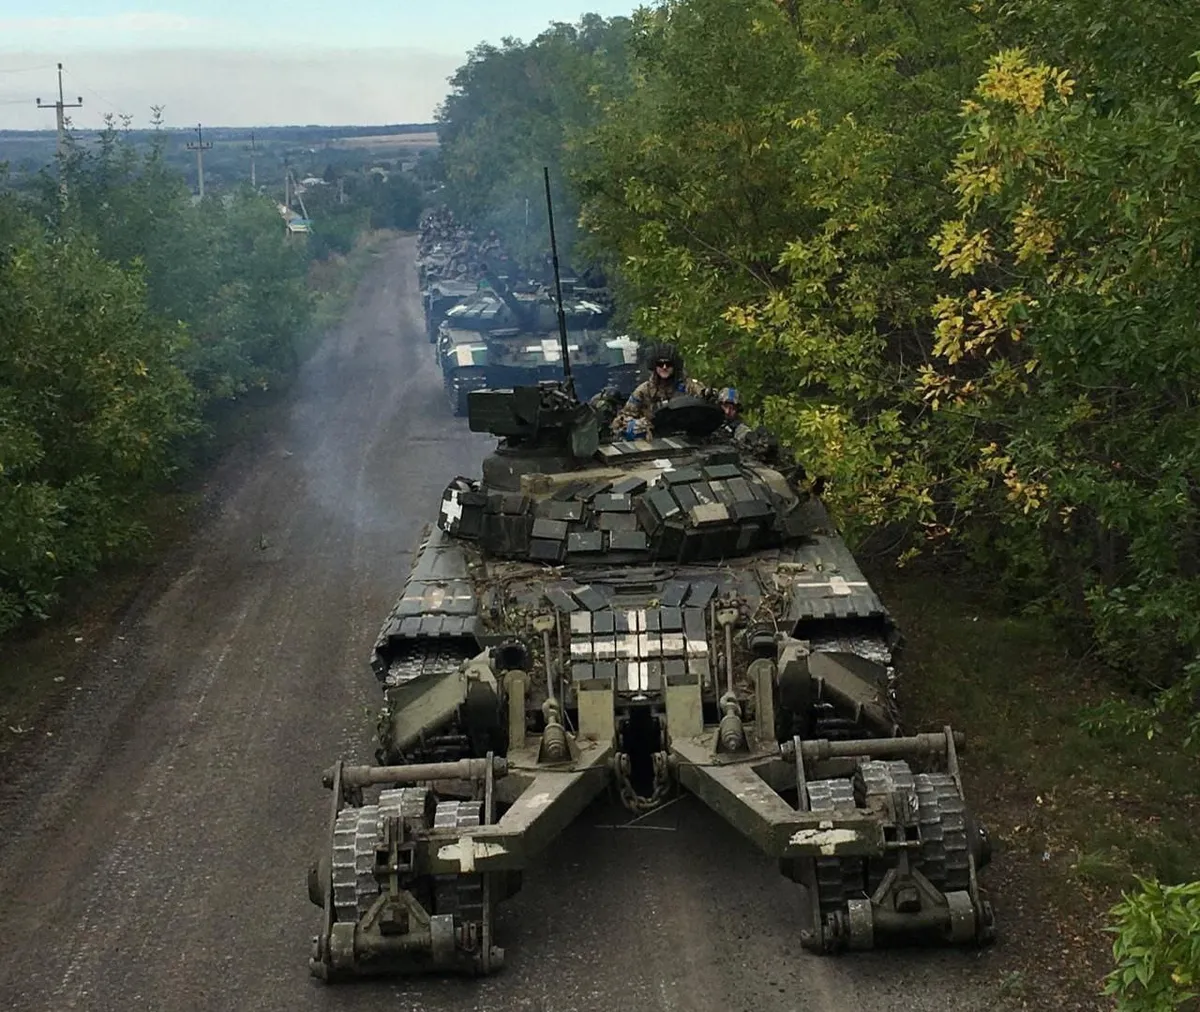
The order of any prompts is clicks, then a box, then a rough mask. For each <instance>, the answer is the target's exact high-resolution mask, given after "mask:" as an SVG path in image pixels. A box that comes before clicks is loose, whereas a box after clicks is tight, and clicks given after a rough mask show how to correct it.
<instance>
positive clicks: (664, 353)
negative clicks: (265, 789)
mask: <svg viewBox="0 0 1200 1012" xmlns="http://www.w3.org/2000/svg"><path fill="white" fill-rule="evenodd" d="M663 359H669V360H670V361H671V364H672V365H674V366H675V378H676V379H677V380H679V379H683V355H682V354H680V351H679V348H678V346H677V345H675V344H674V343H673V342H671V341H657V342H655V343H654V344H652V345H650V346H649V347H648V348H647V349H646V359H645V362H646V369H647V371H648V372H649V373H650V375H651V376H653V375H654V363H655V362H661V361H662V360H663Z"/></svg>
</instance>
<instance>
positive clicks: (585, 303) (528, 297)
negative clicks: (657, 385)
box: [437, 274, 639, 416]
mask: <svg viewBox="0 0 1200 1012" xmlns="http://www.w3.org/2000/svg"><path fill="white" fill-rule="evenodd" d="M485 282H486V284H485V285H484V286H482V287H480V289H479V290H478V291H476V292H475V293H474V294H472V295H470V296H468V297H467V298H465V299H463V300H461V301H459V302H458V303H457V304H456V305H453V306H451V307H450V308H449V309H447V310H446V313H445V316H444V318H443V319H442V321H441V323H440V325H439V333H438V338H437V353H438V361H439V363H440V365H441V367H442V379H443V384H444V386H445V390H446V396H447V398H448V399H449V401H450V406H451V408H452V409H453V410H454V413H455V414H456V415H460V416H461V415H465V414H466V413H467V398H468V396H469V394H470V393H471V391H472V390H483V389H485V388H487V389H500V388H504V387H512V386H520V385H523V384H537V383H539V382H541V381H543V380H553V379H556V378H558V377H559V376H561V375H562V372H563V357H562V342H561V341H560V339H559V334H558V329H557V327H558V324H557V321H556V317H557V305H556V302H555V299H554V298H553V297H552V296H551V295H550V294H549V293H548V292H547V291H546V290H545V289H544V288H542V287H541V286H535V285H525V286H520V287H515V286H514V287H510V285H509V284H508V282H507V281H506V280H505V279H503V278H500V277H497V276H495V275H493V274H485ZM565 289H566V290H565V291H564V294H563V302H562V309H563V315H564V323H565V326H566V330H567V347H568V353H569V354H570V358H571V371H572V374H573V377H574V380H575V384H576V391H577V392H578V394H579V395H580V397H583V398H589V397H592V396H594V395H595V394H598V393H599V392H600V391H601V390H603V389H605V388H606V387H610V386H611V387H614V388H615V389H616V390H617V391H619V392H620V393H621V394H622V395H624V396H628V395H629V394H630V393H632V392H633V388H634V387H635V386H637V383H638V378H639V377H638V342H637V341H636V340H635V339H634V338H632V337H630V336H629V335H627V334H617V333H615V332H614V331H613V329H612V328H611V327H610V325H609V324H610V320H611V317H612V307H611V306H610V305H608V304H607V303H606V302H604V301H600V300H599V299H598V298H596V297H595V294H594V293H589V297H584V296H582V295H580V294H578V293H575V292H574V291H573V290H572V288H571V286H570V284H569V283H568V284H567V285H566V286H565Z"/></svg>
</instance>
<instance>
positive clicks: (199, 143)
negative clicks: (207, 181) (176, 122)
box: [188, 123, 212, 200]
mask: <svg viewBox="0 0 1200 1012" xmlns="http://www.w3.org/2000/svg"><path fill="white" fill-rule="evenodd" d="M196 138H197V140H196V142H195V143H194V144H193V143H192V142H191V141H188V150H189V151H195V152H196V175H198V176H199V177H200V199H201V200H203V199H204V152H205V151H207V150H208V149H209V148H211V147H212V141H209V142H208V143H207V144H205V143H204V130H203V129H202V128H201V126H200V124H199V123H197V124H196Z"/></svg>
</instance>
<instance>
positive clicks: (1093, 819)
mask: <svg viewBox="0 0 1200 1012" xmlns="http://www.w3.org/2000/svg"><path fill="white" fill-rule="evenodd" d="M872 576H873V578H874V582H875V583H876V585H877V586H878V587H879V590H880V593H881V595H882V596H883V598H884V600H885V601H887V602H888V606H889V608H890V609H891V610H892V612H893V614H894V615H895V617H896V619H897V621H898V622H899V623H900V626H901V628H902V630H903V631H904V633H905V640H906V645H905V651H904V654H903V656H902V657H901V661H900V670H901V677H902V682H901V706H902V709H903V713H904V716H905V720H906V723H907V724H908V726H909V727H910V728H911V729H913V730H925V729H930V728H937V727H940V726H941V725H943V724H945V723H949V724H952V725H953V726H954V727H955V728H956V729H958V730H962V731H964V732H965V733H966V735H967V741H968V748H967V750H966V751H965V753H964V754H963V757H962V758H963V766H964V777H965V782H966V789H967V794H968V801H969V802H971V803H972V805H973V807H974V808H975V809H976V810H977V812H978V813H979V815H980V817H981V819H982V820H983V822H984V824H985V825H987V827H988V829H989V832H990V833H991V836H992V839H993V841H994V843H995V845H996V847H995V849H996V856H995V858H994V859H993V867H992V868H990V869H988V871H987V872H986V873H985V884H987V883H988V882H989V881H990V882H991V883H992V888H993V890H994V892H995V896H994V899H995V901H996V904H997V908H998V917H999V921H1000V932H1001V937H1002V938H1003V937H1004V934H1005V932H1006V931H1007V932H1008V935H1009V937H1010V939H1013V938H1014V937H1015V941H1013V942H1011V943H1010V946H1011V947H1010V948H1008V949H1007V955H1005V954H1004V953H1005V946H1003V945H1002V946H999V947H998V948H999V949H1001V954H1000V959H999V962H1000V964H1001V966H1000V971H1001V972H1002V973H1003V974H1007V977H1005V978H1004V979H1006V980H1008V981H1009V984H1008V986H1007V987H1006V989H1005V990H1006V991H1007V992H1008V993H1007V994H1006V998H1007V999H1008V1000H1013V999H1016V998H1018V996H1017V995H1015V994H1013V993H1012V989H1013V987H1014V982H1015V981H1017V980H1020V982H1021V988H1020V990H1021V992H1022V994H1021V1000H1025V996H1026V995H1027V994H1028V995H1029V996H1030V997H1029V998H1028V1000H1030V1001H1032V1002H1033V1004H1032V1005H1029V1006H1025V1005H1018V1007H1033V1008H1041V1007H1052V1005H1051V1004H1050V1003H1052V1002H1061V1001H1062V1000H1063V999H1064V998H1065V997H1067V996H1070V997H1071V998H1072V1000H1075V1001H1082V1002H1084V1003H1083V1004H1077V1005H1062V1006H1061V1007H1063V1008H1103V1007H1106V1006H1104V1005H1102V1004H1099V1002H1100V999H1099V998H1098V997H1097V998H1095V999H1094V1000H1095V1001H1096V1002H1097V1004H1088V1003H1087V1002H1088V1001H1089V1000H1092V999H1091V996H1095V995H1096V993H1097V987H1098V981H1099V977H1100V976H1102V975H1103V973H1104V972H1106V971H1107V969H1108V964H1107V960H1108V953H1109V951H1110V946H1111V937H1110V936H1108V935H1107V934H1106V933H1105V932H1104V927H1105V923H1106V917H1107V912H1108V910H1109V908H1110V907H1111V905H1112V904H1113V903H1114V902H1116V901H1117V900H1118V899H1119V896H1120V891H1121V890H1123V889H1127V888H1132V887H1133V886H1134V885H1135V875H1144V876H1145V875H1149V876H1156V877H1158V878H1160V879H1161V880H1162V881H1165V882H1180V881H1189V880H1194V879H1197V878H1200V776H1198V775H1197V774H1198V772H1200V766H1198V764H1197V760H1196V759H1195V757H1192V756H1189V755H1185V754H1183V753H1182V752H1180V751H1179V750H1177V749H1173V748H1171V747H1169V745H1168V744H1167V743H1165V742H1162V741H1159V740H1157V739H1156V740H1154V741H1148V740H1146V739H1139V738H1132V737H1129V736H1124V735H1120V734H1116V733H1113V734H1107V735H1104V736H1095V735H1091V734H1088V733H1087V732H1085V731H1084V730H1083V729H1082V727H1081V717H1082V714H1083V711H1084V710H1085V709H1086V708H1088V707H1091V706H1094V705H1096V704H1098V703H1100V702H1101V701H1103V700H1104V699H1105V698H1108V697H1110V696H1111V695H1112V693H1113V692H1114V691H1116V690H1115V688H1114V687H1115V686H1116V685H1118V684H1119V679H1117V678H1116V677H1115V676H1114V674H1113V673H1112V672H1108V671H1105V670H1104V669H1102V668H1099V667H1096V666H1094V665H1090V664H1089V663H1088V662H1086V661H1081V660H1079V659H1076V658H1073V657H1072V656H1070V654H1069V653H1068V652H1067V650H1066V648H1065V646H1064V644H1063V637H1061V636H1060V635H1059V633H1058V632H1057V631H1056V630H1055V629H1054V628H1053V626H1052V625H1051V623H1050V622H1049V621H1048V620H1046V619H1043V618H1040V617H1037V616H1031V617H1014V616H1012V615H1011V614H1006V613H1004V612H1003V611H1001V610H999V609H997V608H996V607H995V606H993V605H992V604H991V603H990V602H989V600H988V597H987V594H986V592H985V591H983V590H980V589H979V588H978V587H975V586H969V585H966V584H965V582H962V583H960V582H958V581H956V580H954V579H953V578H948V577H947V576H946V575H945V574H941V573H935V572H931V571H928V570H925V571H921V570H912V571H903V572H896V571H894V570H893V571H881V572H878V573H873V574H872ZM1006 920H1007V923H1006ZM1006 963H1007V964H1010V965H1005V964H1006ZM1030 966H1033V967H1040V969H1041V972H1040V973H1039V974H1034V975H1031V974H1030V973H1029V967H1030ZM1014 975H1017V976H1014ZM1034 976H1036V977H1037V978H1038V979H1037V980H1036V981H1035V980H1033V979H1031V977H1034ZM1039 988H1040V989H1041V990H1040V991H1039ZM1046 988H1050V991H1047V990H1046ZM1055 989H1057V990H1055Z"/></svg>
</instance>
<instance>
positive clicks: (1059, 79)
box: [976, 49, 1075, 115]
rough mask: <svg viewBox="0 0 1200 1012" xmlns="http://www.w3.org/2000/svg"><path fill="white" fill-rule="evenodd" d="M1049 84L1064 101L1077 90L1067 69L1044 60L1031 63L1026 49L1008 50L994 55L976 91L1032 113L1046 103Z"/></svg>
mask: <svg viewBox="0 0 1200 1012" xmlns="http://www.w3.org/2000/svg"><path fill="white" fill-rule="evenodd" d="M1047 85H1049V86H1050V90H1051V91H1052V92H1053V94H1054V95H1056V96H1057V97H1058V98H1059V99H1061V100H1063V101H1066V99H1068V98H1069V97H1070V96H1071V94H1072V93H1073V92H1074V90H1075V82H1074V81H1073V80H1072V79H1071V77H1070V75H1069V74H1068V72H1067V71H1065V70H1058V69H1056V68H1054V67H1050V66H1047V65H1046V64H1044V63H1038V64H1030V63H1029V60H1028V58H1027V57H1026V55H1025V51H1024V50H1022V49H1006V50H1004V51H1003V52H1001V53H999V54H997V55H996V56H994V57H993V58H992V61H991V65H990V66H989V67H988V69H987V71H986V72H985V73H984V75H983V77H982V78H980V81H979V86H978V87H977V88H976V94H978V95H980V96H981V97H982V98H985V99H989V100H991V101H993V102H998V103H1001V104H1004V105H1010V106H1015V107H1016V108H1017V109H1019V110H1020V111H1021V112H1024V113H1025V114H1026V115H1032V114H1033V113H1035V112H1037V111H1038V110H1040V109H1041V108H1043V106H1045V104H1046V98H1047V95H1046V87H1047Z"/></svg>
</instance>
